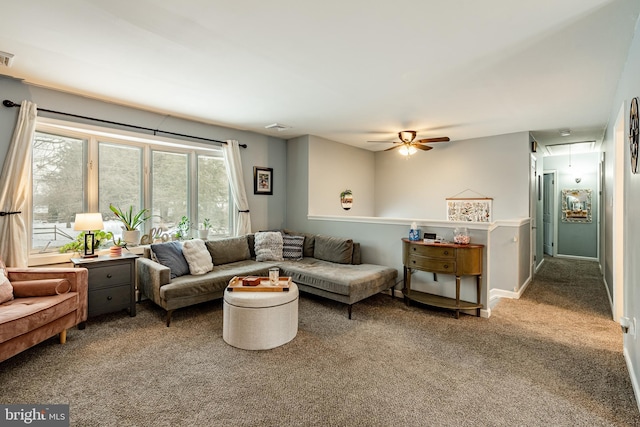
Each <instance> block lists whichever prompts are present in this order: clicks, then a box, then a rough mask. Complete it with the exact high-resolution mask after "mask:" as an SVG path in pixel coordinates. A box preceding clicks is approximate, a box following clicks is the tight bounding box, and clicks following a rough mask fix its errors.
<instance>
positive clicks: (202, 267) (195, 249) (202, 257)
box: [182, 239, 213, 276]
mask: <svg viewBox="0 0 640 427" xmlns="http://www.w3.org/2000/svg"><path fill="white" fill-rule="evenodd" d="M182 255H184V258H185V259H186V260H187V264H189V271H190V272H191V274H193V275H194V276H199V275H201V274H204V273H208V272H209V271H211V270H213V261H211V254H210V253H209V251H208V250H207V245H205V244H204V241H202V240H200V239H193V240H187V241H186V242H184V243H183V244H182Z"/></svg>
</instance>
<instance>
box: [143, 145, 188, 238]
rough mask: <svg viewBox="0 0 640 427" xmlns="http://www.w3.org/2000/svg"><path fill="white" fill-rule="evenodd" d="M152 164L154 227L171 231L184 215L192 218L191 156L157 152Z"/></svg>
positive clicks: (153, 155)
mask: <svg viewBox="0 0 640 427" xmlns="http://www.w3.org/2000/svg"><path fill="white" fill-rule="evenodd" d="M151 162H152V163H151V167H152V173H151V175H152V178H151V180H152V184H151V198H152V200H151V213H152V214H153V215H154V216H153V218H152V222H153V226H154V227H159V228H161V229H162V230H164V231H171V230H174V229H175V228H176V226H177V225H178V223H179V222H180V218H182V216H183V215H186V216H189V210H188V206H189V204H188V202H189V198H188V195H189V188H188V182H189V181H188V177H189V168H188V156H187V155H186V154H180V153H167V152H164V151H154V152H153V154H152V160H151Z"/></svg>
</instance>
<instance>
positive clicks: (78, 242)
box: [58, 230, 113, 253]
mask: <svg viewBox="0 0 640 427" xmlns="http://www.w3.org/2000/svg"><path fill="white" fill-rule="evenodd" d="M85 234H86V233H85V232H84V231H83V232H82V233H80V234H78V235H77V236H76V239H75V240H72V241H71V242H69V243H65V244H64V245H62V246H61V247H60V249H58V251H59V252H60V253H65V252H77V253H81V252H83V251H84V249H85V242H84V239H85ZM93 238H94V239H95V244H94V248H99V247H101V246H104V245H105V242H107V241H109V240H111V239H112V238H113V234H112V233H111V232H110V231H104V230H97V231H96V232H94V233H93Z"/></svg>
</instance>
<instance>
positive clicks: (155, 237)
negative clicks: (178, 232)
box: [140, 227, 170, 245]
mask: <svg viewBox="0 0 640 427" xmlns="http://www.w3.org/2000/svg"><path fill="white" fill-rule="evenodd" d="M169 240H170V238H169V234H168V233H165V232H163V231H162V230H161V229H160V228H155V227H154V228H152V229H151V230H149V234H145V235H143V236H142V237H141V238H140V244H141V245H150V244H151V243H162V242H168V241H169Z"/></svg>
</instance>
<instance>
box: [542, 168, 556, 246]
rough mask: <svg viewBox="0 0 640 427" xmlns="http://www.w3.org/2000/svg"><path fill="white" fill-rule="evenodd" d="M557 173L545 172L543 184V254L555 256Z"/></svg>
mask: <svg viewBox="0 0 640 427" xmlns="http://www.w3.org/2000/svg"><path fill="white" fill-rule="evenodd" d="M555 185H556V171H549V172H544V179H543V183H542V227H543V233H542V235H543V252H544V254H545V255H549V256H555V253H554V249H555V240H556V239H555V235H556V217H555V209H556V208H555V199H556V198H555V194H556V187H555Z"/></svg>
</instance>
